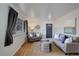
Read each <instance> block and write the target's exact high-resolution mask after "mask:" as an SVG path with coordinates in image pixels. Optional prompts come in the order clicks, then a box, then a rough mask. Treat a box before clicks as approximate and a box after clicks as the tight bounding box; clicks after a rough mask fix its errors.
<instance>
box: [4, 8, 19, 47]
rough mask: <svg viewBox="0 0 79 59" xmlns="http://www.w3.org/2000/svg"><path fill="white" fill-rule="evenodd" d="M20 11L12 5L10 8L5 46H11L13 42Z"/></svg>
mask: <svg viewBox="0 0 79 59" xmlns="http://www.w3.org/2000/svg"><path fill="white" fill-rule="evenodd" d="M17 16H18V13H17V12H16V11H15V10H14V9H13V8H11V7H10V9H9V15H8V25H7V30H6V37H5V44H4V45H5V46H9V45H10V44H12V43H13V36H12V34H13V30H14V28H15V25H16V20H17Z"/></svg>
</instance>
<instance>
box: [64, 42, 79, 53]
mask: <svg viewBox="0 0 79 59" xmlns="http://www.w3.org/2000/svg"><path fill="white" fill-rule="evenodd" d="M65 48H66V53H79V43H67V44H66V45H65Z"/></svg>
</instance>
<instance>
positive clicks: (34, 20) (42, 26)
mask: <svg viewBox="0 0 79 59" xmlns="http://www.w3.org/2000/svg"><path fill="white" fill-rule="evenodd" d="M27 19H28V26H29V27H30V28H32V27H34V26H36V25H40V29H39V30H38V31H36V32H40V33H42V35H43V37H44V38H45V37H46V24H53V23H52V22H53V20H48V19H45V18H43V19H40V18H37V17H34V18H27ZM52 33H53V31H52Z"/></svg>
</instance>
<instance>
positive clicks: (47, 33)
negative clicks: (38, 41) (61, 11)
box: [46, 24, 52, 38]
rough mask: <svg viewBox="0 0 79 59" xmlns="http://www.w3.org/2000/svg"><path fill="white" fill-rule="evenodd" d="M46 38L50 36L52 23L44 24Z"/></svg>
mask: <svg viewBox="0 0 79 59" xmlns="http://www.w3.org/2000/svg"><path fill="white" fill-rule="evenodd" d="M46 38H52V24H46Z"/></svg>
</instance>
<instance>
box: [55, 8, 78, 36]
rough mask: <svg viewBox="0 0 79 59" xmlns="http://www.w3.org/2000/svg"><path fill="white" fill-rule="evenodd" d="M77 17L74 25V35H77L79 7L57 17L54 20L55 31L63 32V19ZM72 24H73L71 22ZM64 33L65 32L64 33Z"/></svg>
mask: <svg viewBox="0 0 79 59" xmlns="http://www.w3.org/2000/svg"><path fill="white" fill-rule="evenodd" d="M75 17H77V25H76V35H75V36H79V9H77V10H75V11H72V12H70V13H68V14H66V15H64V16H62V17H60V18H58V19H55V20H54V31H55V33H64V26H65V23H66V22H65V20H72V21H73V19H75ZM73 25H74V24H73ZM64 34H65V33H64Z"/></svg>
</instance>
